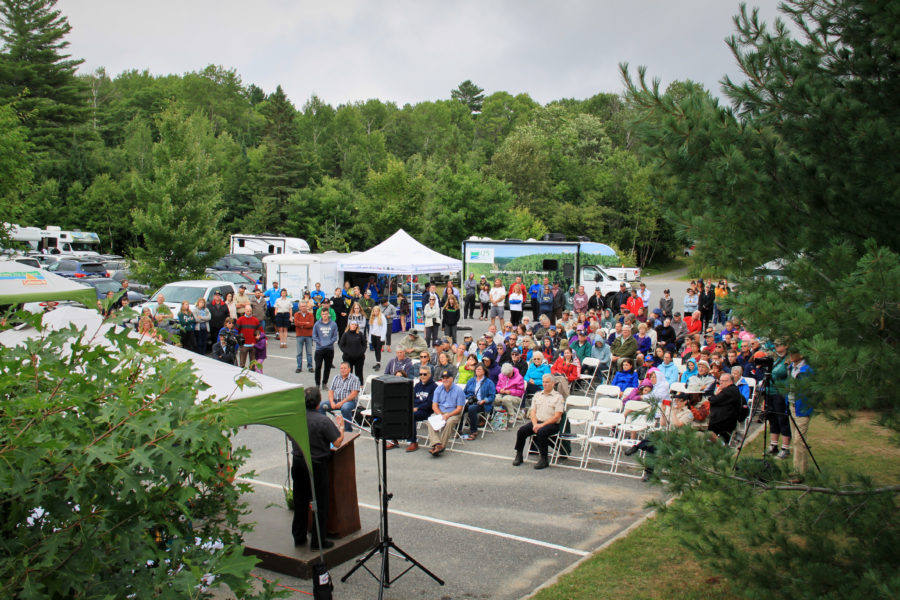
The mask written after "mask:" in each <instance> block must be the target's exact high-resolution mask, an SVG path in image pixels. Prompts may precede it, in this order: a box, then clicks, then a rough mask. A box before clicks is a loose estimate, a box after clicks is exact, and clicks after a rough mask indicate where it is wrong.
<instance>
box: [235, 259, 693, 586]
mask: <svg viewBox="0 0 900 600" xmlns="http://www.w3.org/2000/svg"><path fill="white" fill-rule="evenodd" d="M676 276H677V275H676ZM646 281H647V283H648V287H649V288H650V290H651V291H652V292H653V297H654V298H657V299H658V298H659V296H660V295H661V293H662V290H663V289H664V287H666V286H671V287H672V289H673V292H674V290H675V289H676V288H675V285H676V284H677V283H682V284H683V282H676V281H674V280H673V279H672V276H669V275H663V276H658V277H653V278H647V280H646ZM683 287H684V286H683V285H681V286H680V287H679V288H677V289H681V288H683ZM673 295H675V296H676V298H678V297H679V296H678V295H676V294H674V293H673ZM462 324H463V325H464V326H469V327H471V328H473V330H474V332H475V333H481V332H483V331H484V330H486V325H487V324H486V323H484V322H480V321H477V320H467V321H464V322H463V323H462ZM289 346H290V347H289V348H287V349H282V348H278V343H277V341H275V340H274V339H273V338H270V344H269V358H268V359H267V360H266V362H265V372H266V374H268V375H273V376H275V377H278V378H280V379H283V380H285V381H295V382H298V383H301V384H304V385H313V379H312V375H311V374H309V373H306V372H303V373H299V374H297V373H294V369H295V367H296V363H295V357H294V353H295V341H294V338H293V337H291V338H290V339H289ZM383 362H386V359H384V360H383ZM373 363H374V356H371V355H370V356H369V357H367V366H366V373H370V372H372V370H371V365H372V364H373ZM514 441H515V433H514V431H512V430H510V431H501V432H494V433H488V434H487V435H486V436H485V437H483V438H480V439H478V440H477V441H474V442H458V443H457V445H456V447H455V448H454V449H453V450H452V451H450V452H447V453H445V454H444V455H443V456H442V457H440V458H437V459H435V458H433V457H432V456H430V455H429V454H428V453H427V451H425V450H424V449H423V450H419V451H418V452H415V453H406V452H404V451H403V450H400V449H398V450H392V451H390V452H388V461H387V462H388V472H389V484H388V485H389V490H390V491H391V492H392V493H393V494H394V500H393V501H392V502H391V510H392V514H391V519H390V526H391V535H392V537H393V538H394V540H395V542H396V543H397V544H398V545H399V546H400V547H401V548H403V549H404V550H406V551H407V552H409V553H410V554H411V555H412V556H414V557H415V558H416V559H417V560H419V561H420V562H422V563H423V564H424V565H425V566H427V567H428V568H429V569H431V570H432V571H434V572H435V573H436V574H437V575H438V576H439V577H441V578H443V579H445V580H446V582H447V583H446V585H445V586H444V587H439V586H438V585H437V584H436V583H434V582H433V581H432V580H431V579H429V578H428V577H427V576H426V575H424V574H422V573H420V572H419V571H418V570H413V571H411V572H409V573H408V574H407V575H405V576H404V577H403V578H402V579H400V580H399V581H397V582H396V583H395V584H394V586H392V587H391V588H390V589H389V590H386V594H385V598H392V599H408V598H422V599H434V598H441V599H444V598H453V599H456V598H479V599H498V600H499V599H512V598H521V597H522V596H524V595H527V594H528V593H530V592H531V591H532V590H533V589H534V588H536V587H537V586H538V585H540V584H541V583H542V582H544V581H546V580H547V579H548V578H550V577H552V576H554V575H555V574H557V573H559V572H560V571H561V570H563V569H565V568H566V567H568V566H569V565H571V564H573V563H574V562H576V561H578V560H580V559H581V558H583V557H584V556H586V555H588V554H590V552H591V551H593V550H594V549H596V548H598V547H599V546H600V545H601V544H603V543H604V542H605V541H607V540H609V539H610V538H612V537H614V536H615V535H617V534H618V533H620V532H621V531H623V530H624V529H625V528H627V527H628V526H629V525H631V524H632V523H634V522H635V521H636V520H637V519H639V518H641V517H642V516H643V515H645V514H646V512H647V511H646V510H645V509H644V505H645V504H646V502H647V501H648V500H650V499H653V498H658V497H659V496H660V493H659V490H658V489H657V488H653V487H649V486H647V485H646V484H643V483H641V482H640V480H639V479H637V476H638V475H639V474H640V473H639V472H636V471H628V470H626V471H625V476H616V475H609V474H601V473H594V472H588V471H584V470H580V469H577V468H574V467H571V466H559V467H554V468H550V469H546V470H543V471H535V470H534V469H533V468H532V465H531V464H529V463H526V464H525V465H523V466H521V467H518V468H515V467H513V466H512V465H511V461H512V455H513V444H514ZM235 442H236V444H242V445H245V446H247V447H248V448H250V449H251V450H252V455H251V457H250V459H249V461H248V464H247V470H250V469H252V470H254V471H255V472H256V475H255V477H254V480H255V481H256V482H257V483H256V485H255V494H257V495H258V496H260V497H261V498H262V499H264V500H265V502H278V503H281V502H283V496H282V492H281V486H282V484H283V483H284V482H285V480H286V475H287V467H286V457H285V445H284V436H283V435H282V434H280V433H279V432H277V431H276V430H273V429H271V428H268V427H263V426H251V427H249V428H248V429H246V430H241V431H240V432H239V434H238V436H237V439H236V440H235ZM356 457H357V480H358V490H359V501H360V513H361V518H362V521H363V524H364V527H376V526H377V523H378V512H377V506H378V494H377V470H376V462H375V444H374V442H373V441H372V440H371V438H362V439H360V440H359V441H358V445H357V453H356ZM285 527H286V529H285V535H290V532H289V524H287V523H286V524H285ZM399 565H400V560H399V559H397V558H395V559H392V569H393V570H394V571H395V572H399V571H400V570H401V569H399ZM351 566H352V564H351V563H345V564H343V565H340V566H337V567H335V568H333V569H332V570H331V572H332V576H333V577H334V579H335V580H336V584H335V586H336V587H335V592H334V597H335V598H342V599H348V598H360V599H362V598H373V597H377V584H376V582H375V581H374V580H373V579H372V578H371V577H369V576H368V574H366V573H365V572H364V571H362V570H360V571H357V572H356V573H355V574H354V575H353V576H352V577H351V578H350V580H349V581H348V582H347V583H341V582H340V581H339V579H340V577H341V576H342V575H344V574H345V573H346V572H347V571H348V570H349V569H350V568H351ZM257 574H258V575H260V576H261V577H265V578H268V579H279V580H280V581H281V582H282V583H283V584H285V585H288V586H291V587H294V588H297V589H300V590H306V591H311V584H310V582H308V581H303V580H298V579H293V578H289V577H284V576H281V575H278V574H275V573H271V572H267V571H263V570H258V571H257ZM293 597H294V598H308V597H309V596H308V595H307V594H302V593H295V594H294V596H293Z"/></svg>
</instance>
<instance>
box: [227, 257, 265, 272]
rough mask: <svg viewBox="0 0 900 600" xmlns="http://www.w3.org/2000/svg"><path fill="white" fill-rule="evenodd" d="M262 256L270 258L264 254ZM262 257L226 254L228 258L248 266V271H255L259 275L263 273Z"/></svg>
mask: <svg viewBox="0 0 900 600" xmlns="http://www.w3.org/2000/svg"><path fill="white" fill-rule="evenodd" d="M262 256H268V255H267V254H264V255H262ZM262 256H257V255H256V254H226V255H225V257H226V258H233V259H234V260H237V261H240V262H242V263H243V264H244V265H246V267H247V270H248V271H255V272H257V273H260V272H262V270H263V264H262Z"/></svg>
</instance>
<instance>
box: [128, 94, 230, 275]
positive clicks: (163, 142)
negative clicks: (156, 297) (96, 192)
mask: <svg viewBox="0 0 900 600" xmlns="http://www.w3.org/2000/svg"><path fill="white" fill-rule="evenodd" d="M157 127H158V128H159V131H160V140H159V142H157V143H156V144H155V145H154V148H153V174H152V176H150V177H148V178H144V177H140V176H139V175H137V174H135V175H134V176H133V179H132V181H133V186H134V189H135V193H136V195H137V202H138V208H135V209H134V210H133V211H132V217H133V219H134V227H135V230H136V231H137V233H138V234H139V235H140V236H141V240H142V243H141V245H139V246H138V247H137V248H135V249H134V254H133V256H134V259H135V264H134V269H133V272H134V276H135V278H136V279H138V280H140V281H145V282H147V283H148V284H150V285H161V284H163V283H165V282H167V281H171V280H172V279H173V278H176V277H177V278H182V277H184V278H189V279H190V278H194V279H196V278H201V277H202V276H203V273H204V270H205V269H206V268H207V267H208V266H209V265H211V264H212V263H214V262H215V261H216V260H217V259H218V258H219V257H221V256H222V255H223V254H224V253H225V239H226V236H225V234H224V232H223V231H222V229H221V226H220V223H221V220H222V216H223V210H222V206H221V204H222V202H221V190H220V188H221V181H220V178H219V177H218V175H216V173H215V172H213V170H212V157H211V156H210V152H209V150H208V148H209V146H210V144H211V143H213V142H214V138H213V137H212V127H211V125H210V122H209V121H208V120H207V119H204V118H203V117H201V116H199V115H192V116H189V117H185V116H184V115H183V114H182V113H181V112H179V111H177V110H176V109H174V108H172V109H170V110H168V111H166V112H165V113H164V114H163V116H162V118H161V119H160V120H159V122H158V124H157Z"/></svg>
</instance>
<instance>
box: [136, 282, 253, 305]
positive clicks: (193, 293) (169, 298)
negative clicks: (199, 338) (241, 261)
mask: <svg viewBox="0 0 900 600" xmlns="http://www.w3.org/2000/svg"><path fill="white" fill-rule="evenodd" d="M237 288H238V286H236V285H234V284H233V283H231V282H230V281H218V280H215V279H192V280H188V281H174V282H172V283H167V284H166V285H164V286H162V287H161V288H160V289H159V290H157V291H156V292H155V293H153V294H151V295H150V299H149V304H151V305H152V304H154V303H156V298H157V296H159V295H160V294H162V295H163V296H165V298H166V299H165V303H166V305H167V306H168V307H169V308H171V309H172V314H175V313H177V312H178V311H179V310H180V309H181V303H182V302H183V301H185V300H187V301H188V302H190V303H191V305H192V306H193V304H194V303H195V302H196V301H197V298H205V299H206V302H207V304H209V302H210V301H212V297H213V294H215V293H216V291H218V292H219V293H220V294H222V298H223V299H224V298H225V294H227V293H228V292H232V293H233V294H235V295H236V294H237Z"/></svg>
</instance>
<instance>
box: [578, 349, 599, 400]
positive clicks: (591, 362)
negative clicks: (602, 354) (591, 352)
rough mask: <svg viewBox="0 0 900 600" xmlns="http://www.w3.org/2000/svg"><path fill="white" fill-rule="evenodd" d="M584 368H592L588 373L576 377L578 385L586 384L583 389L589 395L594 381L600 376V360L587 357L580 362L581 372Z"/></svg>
mask: <svg viewBox="0 0 900 600" xmlns="http://www.w3.org/2000/svg"><path fill="white" fill-rule="evenodd" d="M585 367H592V370H591V372H590V373H581V374H580V375H579V376H578V383H583V382H585V381H586V382H587V387H586V388H585V390H584V391H585V392H586V393H589V392H590V391H591V387H593V385H594V381H595V380H596V379H597V375H599V374H600V359H598V358H592V357H590V356H588V357H587V358H585V359H584V360H583V361H581V370H582V371H583V370H584V368H585Z"/></svg>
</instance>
